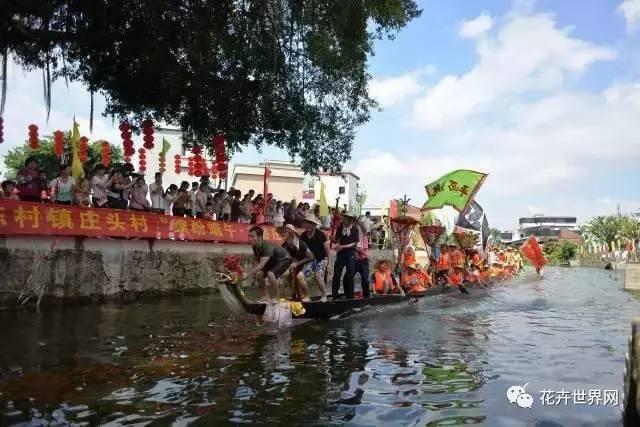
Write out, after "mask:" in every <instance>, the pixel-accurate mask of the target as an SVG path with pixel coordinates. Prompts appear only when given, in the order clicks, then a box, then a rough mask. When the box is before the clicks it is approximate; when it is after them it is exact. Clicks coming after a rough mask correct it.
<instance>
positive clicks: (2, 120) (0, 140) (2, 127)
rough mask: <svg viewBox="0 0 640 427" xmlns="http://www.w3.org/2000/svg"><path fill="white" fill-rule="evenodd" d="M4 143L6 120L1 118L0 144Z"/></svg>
mask: <svg viewBox="0 0 640 427" xmlns="http://www.w3.org/2000/svg"><path fill="white" fill-rule="evenodd" d="M3 142H4V119H3V118H2V117H0V144H2V143H3Z"/></svg>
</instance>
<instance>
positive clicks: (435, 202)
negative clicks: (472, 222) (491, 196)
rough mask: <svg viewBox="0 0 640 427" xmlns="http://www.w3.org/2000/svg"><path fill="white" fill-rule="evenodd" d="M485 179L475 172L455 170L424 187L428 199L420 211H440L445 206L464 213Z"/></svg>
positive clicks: (484, 175)
mask: <svg viewBox="0 0 640 427" xmlns="http://www.w3.org/2000/svg"><path fill="white" fill-rule="evenodd" d="M486 177H487V174H484V173H480V172H476V171H471V170H456V171H453V172H450V173H448V174H446V175H444V176H442V177H440V178H438V179H437V180H436V181H434V182H432V183H430V184H427V185H426V186H425V190H426V191H427V196H429V199H428V200H427V202H426V203H425V204H424V206H422V210H423V211H426V210H430V209H440V208H442V207H443V206H445V205H446V206H451V207H453V208H455V209H456V210H457V211H458V212H464V210H465V209H466V208H467V206H469V203H470V202H471V200H473V197H474V196H475V194H476V193H477V192H478V190H479V189H480V187H481V186H482V183H483V182H484V180H485V179H486Z"/></svg>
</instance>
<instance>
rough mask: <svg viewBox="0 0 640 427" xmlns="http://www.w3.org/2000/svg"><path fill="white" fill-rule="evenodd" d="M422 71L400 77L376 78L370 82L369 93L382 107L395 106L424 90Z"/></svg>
mask: <svg viewBox="0 0 640 427" xmlns="http://www.w3.org/2000/svg"><path fill="white" fill-rule="evenodd" d="M420 76H421V73H415V72H414V73H407V74H403V75H401V76H399V77H390V78H382V79H379V78H374V79H373V80H371V82H370V83H369V94H370V95H371V97H372V98H373V99H375V100H376V101H378V103H379V104H380V106H381V107H394V106H397V105H399V104H401V103H403V102H404V101H405V100H407V99H408V98H411V97H414V96H416V95H418V94H419V93H420V92H422V90H423V87H422V84H421V83H420Z"/></svg>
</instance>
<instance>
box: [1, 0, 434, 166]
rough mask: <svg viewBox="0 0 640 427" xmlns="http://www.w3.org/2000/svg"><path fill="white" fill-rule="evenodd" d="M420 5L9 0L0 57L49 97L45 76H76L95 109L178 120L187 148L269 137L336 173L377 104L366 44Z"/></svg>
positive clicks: (122, 116) (321, 0)
mask: <svg viewBox="0 0 640 427" xmlns="http://www.w3.org/2000/svg"><path fill="white" fill-rule="evenodd" d="M421 12H422V11H421V10H419V9H418V7H417V5H416V3H415V1H414V0H362V1H343V0H314V1H304V0H255V1H245V0H242V1H239V0H215V1H193V0H118V1H116V0H102V1H81V0H50V1H46V2H44V1H41V0H21V1H8V2H3V3H2V6H1V7H0V53H3V54H4V58H5V65H6V58H7V54H12V57H13V59H14V61H17V62H18V63H19V64H20V65H22V66H23V67H25V68H27V69H34V68H39V69H42V70H43V75H44V77H45V78H44V81H45V87H44V93H45V98H47V99H49V102H50V95H51V92H50V82H51V80H52V79H55V78H58V77H63V78H65V79H71V80H75V81H80V82H82V83H84V84H86V85H87V86H88V88H89V90H90V92H91V93H92V94H93V93H95V92H100V93H103V94H104V95H105V97H106V113H105V114H107V115H112V116H114V117H115V118H117V119H119V120H129V121H130V122H131V123H132V124H134V125H136V126H138V125H139V124H140V122H141V121H142V120H143V119H145V118H147V117H150V118H152V119H154V120H156V121H164V122H166V123H167V124H169V125H176V126H180V127H181V128H182V130H183V135H184V142H185V144H187V145H190V144H194V143H197V144H202V145H205V146H207V147H208V148H209V150H212V148H213V147H212V145H213V144H212V143H211V141H210V138H211V136H213V135H225V136H226V139H227V141H228V142H229V150H230V152H233V151H234V150H239V149H240V148H241V147H243V146H245V145H248V144H254V145H256V146H257V147H258V148H261V147H262V146H263V145H274V146H276V147H280V148H283V149H286V150H287V151H288V153H289V154H290V155H291V156H292V157H299V158H300V160H301V166H302V168H303V169H304V170H305V171H306V172H317V171H318V170H319V169H320V168H324V169H325V170H327V171H331V172H337V171H339V170H340V168H341V166H342V164H343V163H344V162H346V161H347V160H348V159H349V158H350V154H351V149H352V144H353V139H354V135H355V131H356V128H357V127H358V126H360V125H362V124H363V123H365V122H367V121H368V119H369V112H370V109H371V108H373V107H375V106H376V104H375V102H374V101H373V100H372V99H371V98H370V97H369V94H368V90H367V85H368V81H369V79H370V77H371V76H370V75H369V74H368V73H367V69H366V65H367V59H368V57H369V56H371V55H373V42H374V40H375V39H376V38H382V37H384V36H387V37H389V38H393V36H394V35H395V34H396V33H397V31H399V30H400V29H402V28H403V27H405V26H406V25H407V24H408V23H409V21H411V20H412V19H414V18H416V17H418V16H419V15H420V14H421ZM5 83H6V82H5ZM3 99H4V96H3ZM91 110H93V96H91ZM0 114H1V111H0Z"/></svg>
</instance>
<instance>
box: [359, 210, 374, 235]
mask: <svg viewBox="0 0 640 427" xmlns="http://www.w3.org/2000/svg"><path fill="white" fill-rule="evenodd" d="M360 224H361V225H362V229H363V230H364V233H365V235H366V236H369V235H370V234H371V227H372V226H373V221H371V212H367V213H365V214H364V218H362V220H361V221H360Z"/></svg>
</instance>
